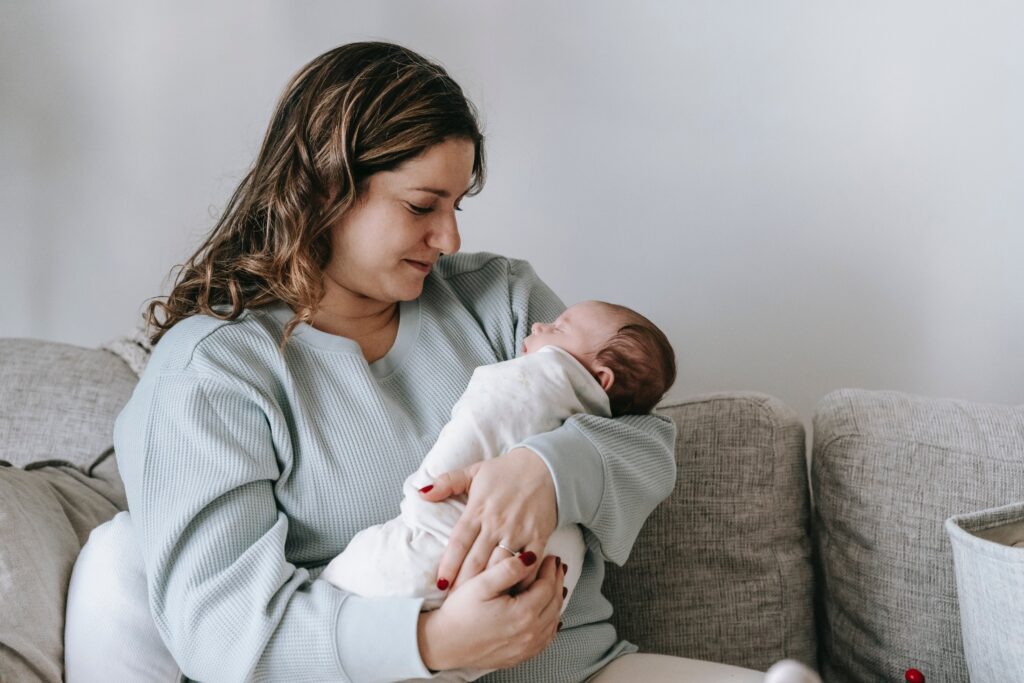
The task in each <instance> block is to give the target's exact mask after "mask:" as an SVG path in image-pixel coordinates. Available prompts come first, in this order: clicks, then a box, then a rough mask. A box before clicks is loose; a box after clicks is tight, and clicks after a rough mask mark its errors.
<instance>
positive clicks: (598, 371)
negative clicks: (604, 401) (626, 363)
mask: <svg viewBox="0 0 1024 683" xmlns="http://www.w3.org/2000/svg"><path fill="white" fill-rule="evenodd" d="M594 376H595V377H596V378H597V381H598V383H600V385H601V388H602V389H604V390H605V391H606V392H607V391H608V390H609V389H611V388H612V385H613V384H615V373H614V372H612V369H611V368H610V367H608V366H607V365H598V366H597V367H596V368H594Z"/></svg>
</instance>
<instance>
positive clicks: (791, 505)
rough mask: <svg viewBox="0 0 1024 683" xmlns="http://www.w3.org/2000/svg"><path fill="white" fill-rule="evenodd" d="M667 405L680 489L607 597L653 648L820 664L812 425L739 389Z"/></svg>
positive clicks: (733, 659) (644, 645)
mask: <svg viewBox="0 0 1024 683" xmlns="http://www.w3.org/2000/svg"><path fill="white" fill-rule="evenodd" d="M659 412H660V413H661V414H663V415H666V416H668V417H670V418H672V419H673V420H674V421H675V423H676V425H677V426H678V429H679V437H678V440H677V442H676V461H677V463H678V477H677V482H676V488H675V491H674V492H673V494H672V496H671V497H670V498H669V499H668V500H666V501H665V502H664V503H662V504H661V505H660V506H659V507H658V508H657V509H656V510H655V511H654V513H653V514H652V515H651V517H650V518H649V519H648V520H647V523H646V524H645V525H644V528H643V530H642V531H641V533H640V537H639V539H638V540H637V543H636V545H635V546H634V548H633V552H632V554H631V555H630V558H629V561H628V562H627V563H626V565H625V567H623V568H621V569H620V568H618V567H616V566H614V565H611V564H609V565H608V574H607V577H606V579H605V589H604V593H605V595H606V596H608V597H609V599H610V600H611V601H612V603H613V605H614V607H615V614H614V616H613V618H612V621H613V622H614V623H615V624H616V627H617V628H618V629H619V632H620V634H621V635H622V637H624V638H626V639H628V640H630V641H632V642H634V643H636V644H637V645H639V646H640V649H641V650H642V651H645V652H656V653H661V654H672V655H677V656H682V657H690V658H695V659H706V660H711V661H716V662H723V663H726V664H733V665H737V666H744V667H748V668H752V669H758V670H761V671H763V670H765V669H767V668H768V667H769V666H770V665H771V664H772V663H773V662H776V661H778V660H780V659H782V658H784V657H791V658H794V659H798V660H801V661H803V662H805V663H808V664H810V665H812V666H813V665H814V662H815V652H816V639H815V632H814V623H813V608H812V595H813V584H812V565H811V547H810V540H809V537H808V524H809V521H810V520H809V516H810V510H809V503H808V492H807V491H808V487H807V471H806V459H805V455H804V451H805V445H804V443H805V440H804V428H803V425H802V424H801V423H800V420H799V418H798V416H797V415H796V413H795V412H793V410H791V409H790V408H788V407H787V406H786V405H785V404H783V403H782V402H781V401H779V400H778V399H775V398H772V397H770V396H766V395H764V394H757V393H748V392H730V393H720V394H711V395H706V396H698V397H695V398H691V399H689V400H686V401H683V402H681V403H676V404H673V405H669V406H665V407H663V408H661V409H659Z"/></svg>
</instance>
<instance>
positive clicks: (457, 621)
mask: <svg viewBox="0 0 1024 683" xmlns="http://www.w3.org/2000/svg"><path fill="white" fill-rule="evenodd" d="M530 554H532V553H530ZM526 555H527V553H524V554H523V555H519V556H517V557H509V558H508V559H507V560H504V561H502V562H499V563H497V564H495V565H494V566H492V567H490V568H489V569H486V570H484V571H483V572H481V573H480V574H477V575H476V576H474V577H473V578H472V579H470V580H469V581H466V582H465V583H464V584H462V585H460V586H458V587H457V588H455V589H454V590H453V591H452V593H451V595H449V596H448V597H447V598H446V599H445V601H444V602H443V603H441V607H440V608H438V609H436V610H434V611H431V612H424V613H422V614H421V615H420V618H419V624H418V628H417V636H418V639H419V646H420V657H421V658H422V659H423V663H424V664H425V665H426V666H427V668H428V669H431V670H432V671H440V670H442V669H462V668H473V669H505V668H508V667H510V666H514V665H516V664H518V663H520V662H524V661H526V660H527V659H530V658H531V657H533V656H534V655H536V654H538V653H539V652H540V651H541V650H543V649H544V648H545V647H547V646H548V644H549V643H550V642H551V641H552V640H554V637H555V634H556V632H557V631H558V618H559V615H560V614H561V612H562V599H563V598H562V594H563V590H562V584H563V580H564V578H565V572H564V570H563V569H562V567H561V565H560V564H559V565H558V566H556V558H555V556H554V555H548V556H547V557H545V558H544V560H543V561H542V562H541V567H540V573H539V574H538V576H537V578H536V580H534V581H533V583H532V584H530V586H529V587H528V588H527V589H526V590H524V591H522V592H520V593H517V594H516V595H509V590H510V589H511V588H512V587H513V586H515V585H516V584H517V583H519V582H520V581H523V580H525V579H528V577H529V576H530V575H531V573H532V569H531V568H530V567H529V566H527V565H526V563H525V561H523V560H521V559H520V558H523V557H525V556H526ZM526 559H529V558H528V557H527V558H526ZM531 564H532V562H531Z"/></svg>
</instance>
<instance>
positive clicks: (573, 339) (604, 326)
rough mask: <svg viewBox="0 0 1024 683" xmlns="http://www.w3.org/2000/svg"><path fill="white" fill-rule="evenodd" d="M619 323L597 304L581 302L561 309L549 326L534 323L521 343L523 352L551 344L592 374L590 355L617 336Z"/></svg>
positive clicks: (530, 351)
mask: <svg viewBox="0 0 1024 683" xmlns="http://www.w3.org/2000/svg"><path fill="white" fill-rule="evenodd" d="M620 322H621V321H620V320H619V319H618V316H616V315H615V313H614V312H613V311H612V310H611V309H609V308H608V307H607V306H604V305H602V304H601V303H599V302H597V301H584V302H582V303H578V304H576V305H575V306H570V307H569V308H567V309H565V312H564V313H562V315H560V316H558V317H557V318H556V319H555V321H554V322H553V323H534V324H533V327H532V328H531V330H530V332H531V333H532V334H530V336H529V337H527V338H526V339H525V340H523V352H524V353H533V352H534V351H539V350H540V349H542V348H544V347H545V346H547V345H549V344H552V345H554V346H558V347H561V348H563V349H565V350H566V351H568V352H569V353H571V354H572V355H573V356H575V357H576V360H578V361H579V362H580V363H582V364H583V365H584V366H585V367H586V368H587V369H589V370H591V371H593V368H591V365H592V364H593V361H594V354H596V353H597V351H598V349H600V348H601V347H602V346H603V345H604V343H605V342H606V341H608V340H609V339H611V337H612V335H614V334H615V333H616V332H618V330H619V327H620Z"/></svg>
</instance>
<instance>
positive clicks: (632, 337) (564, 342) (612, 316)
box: [523, 301, 676, 415]
mask: <svg viewBox="0 0 1024 683" xmlns="http://www.w3.org/2000/svg"><path fill="white" fill-rule="evenodd" d="M530 332H531V334H530V336H528V337H527V338H526V339H525V340H524V341H523V351H524V352H525V353H533V352H534V351H539V350H540V349H541V348H543V347H545V346H547V345H549V344H550V345H553V346H558V347H560V348H562V349H565V350H566V351H568V352H569V353H571V354H572V355H573V356H575V358H576V360H578V361H579V362H580V363H582V364H583V367H585V368H587V370H589V371H590V374H592V375H593V376H594V378H595V379H597V381H598V382H599V383H600V384H601V387H602V388H603V389H604V390H605V392H607V394H608V399H609V402H610V404H611V410H612V415H624V414H643V413H649V412H650V411H651V409H653V408H654V406H655V405H656V404H657V403H658V401H660V400H661V397H662V396H664V395H665V392H666V391H668V389H669V387H671V386H672V383H673V382H674V381H675V379H676V360H675V353H674V352H673V351H672V345H671V344H669V341H668V337H666V336H665V333H664V332H662V331H661V330H659V329H658V328H657V327H656V326H655V325H654V323H652V322H651V321H650V320H648V319H647V318H645V317H643V316H642V315H640V314H639V313H637V312H636V311H633V310H630V309H628V308H626V307H625V306H618V305H616V304H609V303H606V302H604V301H584V302H582V303H578V304H576V305H574V306H570V307H569V308H567V309H566V310H565V311H564V312H563V313H562V315H560V316H558V318H556V319H555V321H554V322H553V323H534V325H533V328H532V329H531V330H530Z"/></svg>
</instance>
